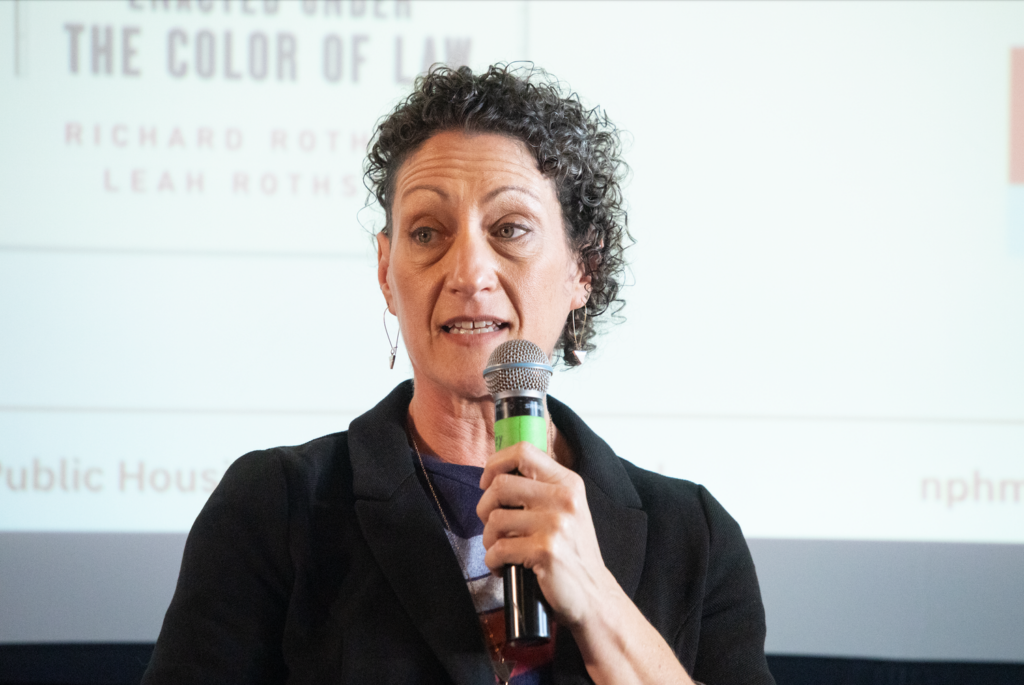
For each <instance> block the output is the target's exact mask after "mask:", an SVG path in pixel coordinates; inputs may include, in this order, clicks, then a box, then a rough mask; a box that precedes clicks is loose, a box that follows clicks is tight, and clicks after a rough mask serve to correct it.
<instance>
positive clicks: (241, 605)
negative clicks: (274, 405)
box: [142, 452, 291, 685]
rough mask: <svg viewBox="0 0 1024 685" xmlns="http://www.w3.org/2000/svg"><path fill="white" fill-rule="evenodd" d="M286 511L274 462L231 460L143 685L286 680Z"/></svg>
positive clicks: (196, 534)
mask: <svg viewBox="0 0 1024 685" xmlns="http://www.w3.org/2000/svg"><path fill="white" fill-rule="evenodd" d="M287 513H288V497H287V489H286V487H285V480H284V474H283V470H282V466H281V463H280V460H279V459H278V458H277V457H276V456H274V455H272V454H268V453H265V452H264V453H252V454H248V455H246V456H244V457H242V458H241V459H239V460H238V461H236V462H235V463H234V464H232V466H231V467H230V468H229V469H228V471H227V473H225V474H224V478H223V480H222V481H221V483H220V485H218V486H217V488H216V490H214V492H213V494H212V495H210V499H209V501H208V502H207V503H206V506H204V507H203V510H202V512H201V513H200V514H199V516H198V518H197V519H196V521H195V523H194V524H193V526H192V530H191V532H190V533H189V536H188V541H187V542H186V543H185V552H184V555H183V558H182V562H181V572H180V574H179V577H178V585H177V588H176V590H175V592H174V598H173V599H172V600H171V605H170V607H169V608H168V610H167V615H166V616H165V618H164V623H163V627H162V629H161V630H160V637H159V639H158V640H157V644H156V648H155V650H154V652H153V659H152V661H150V664H149V668H148V669H147V670H146V674H145V676H144V677H143V680H142V682H143V683H144V685H160V684H163V683H167V684H168V685H170V684H173V685H187V684H189V683H195V684H196V685H199V684H200V683H201V684H203V685H206V684H212V683H266V682H277V681H281V680H283V672H284V664H283V662H282V658H281V635H282V631H283V628H284V617H285V612H286V609H287V603H288V596H289V593H290V586H291V569H290V561H289V557H288V548H287V519H288V517H287Z"/></svg>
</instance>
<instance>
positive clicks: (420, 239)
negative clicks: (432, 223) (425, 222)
mask: <svg viewBox="0 0 1024 685" xmlns="http://www.w3.org/2000/svg"><path fill="white" fill-rule="evenodd" d="M433 238H434V229H432V228H430V227H429V226H420V227H418V228H415V229H413V232H412V239H413V240H415V241H416V242H417V243H419V244H420V245H426V244H427V243H429V242H430V241H431V240H432V239H433Z"/></svg>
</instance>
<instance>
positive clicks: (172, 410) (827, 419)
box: [0, 404, 1024, 426]
mask: <svg viewBox="0 0 1024 685" xmlns="http://www.w3.org/2000/svg"><path fill="white" fill-rule="evenodd" d="M368 409H369V408H368V407H363V408H361V409H273V408H252V409H246V408H242V407H225V408H218V407H209V408H203V407H89V406H49V405H28V404H25V405H21V404H5V405H0V413H4V412H6V413H15V412H20V413H33V412H35V413H50V414H60V413H63V414H194V415H239V416H359V415H360V414H363V413H365V412H366V411H367V410H368ZM583 415H584V417H585V418H587V419H649V420H654V421H739V422H742V421H759V422H780V423H781V422H788V423H899V424H958V425H979V426H1024V419H1010V418H1004V419H983V418H965V417H942V416H934V417H929V416H811V415H798V414H794V415H785V414H667V413H661V414H657V413H652V414H640V413H611V412H586V411H584V412H583Z"/></svg>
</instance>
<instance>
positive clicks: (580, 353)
mask: <svg viewBox="0 0 1024 685" xmlns="http://www.w3.org/2000/svg"><path fill="white" fill-rule="evenodd" d="M581 309H583V331H584V332H586V330H587V304H586V302H584V303H583V307H581ZM572 341H573V343H574V344H575V346H576V349H574V350H573V351H572V355H573V356H574V357H576V361H578V362H579V363H580V364H581V365H582V364H583V362H584V361H585V360H586V358H587V351H586V350H584V349H583V348H582V347H581V346H580V336H579V335H578V334H577V333H576V312H573V313H572Z"/></svg>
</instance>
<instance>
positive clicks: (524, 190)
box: [484, 186, 540, 200]
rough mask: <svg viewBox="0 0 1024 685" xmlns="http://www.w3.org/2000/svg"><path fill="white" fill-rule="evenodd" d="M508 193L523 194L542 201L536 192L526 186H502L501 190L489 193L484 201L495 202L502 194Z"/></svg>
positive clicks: (496, 189) (497, 189)
mask: <svg viewBox="0 0 1024 685" xmlns="http://www.w3.org/2000/svg"><path fill="white" fill-rule="evenodd" d="M508 192H512V193H523V194H524V195H529V196H530V197H532V198H533V199H534V200H540V198H539V197H537V194H536V193H535V192H533V191H532V190H530V189H529V188H527V187H525V186H501V187H500V188H495V189H494V190H492V191H491V192H489V193H487V195H485V196H484V200H493V199H494V198H496V197H497V196H499V195H501V194H502V193H508Z"/></svg>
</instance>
